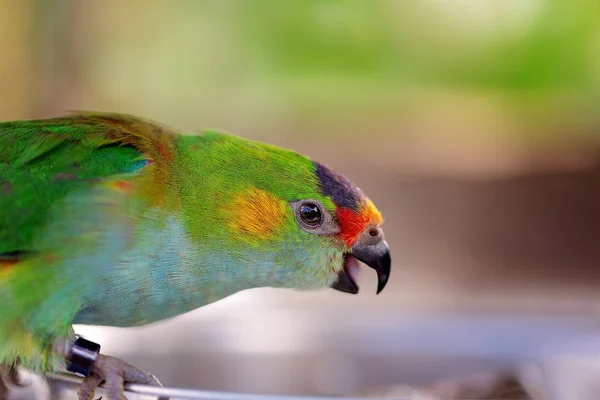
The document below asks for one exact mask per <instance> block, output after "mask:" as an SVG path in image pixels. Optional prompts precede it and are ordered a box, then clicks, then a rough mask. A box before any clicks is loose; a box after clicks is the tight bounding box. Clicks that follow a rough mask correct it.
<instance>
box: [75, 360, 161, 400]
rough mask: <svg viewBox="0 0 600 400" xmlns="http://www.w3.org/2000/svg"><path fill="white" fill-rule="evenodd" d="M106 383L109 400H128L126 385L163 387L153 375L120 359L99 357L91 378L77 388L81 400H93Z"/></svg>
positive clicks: (105, 387)
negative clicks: (137, 384) (125, 392)
mask: <svg viewBox="0 0 600 400" xmlns="http://www.w3.org/2000/svg"><path fill="white" fill-rule="evenodd" d="M103 382H104V390H105V392H106V398H107V400H127V398H126V397H125V394H124V391H125V388H124V384H125V383H139V384H143V385H151V386H161V387H162V384H161V383H160V381H159V380H158V379H157V378H156V377H155V376H154V375H152V374H150V373H148V372H144V371H142V370H141V369H139V368H136V367H134V366H133V365H131V364H129V363H127V362H125V361H123V360H120V359H118V358H114V357H110V356H105V355H103V354H99V355H98V359H97V360H96V362H95V363H94V367H93V371H92V374H91V375H90V376H88V377H87V378H85V379H84V380H83V382H82V383H81V384H80V385H79V387H78V388H77V396H78V398H79V400H92V399H93V398H94V394H95V393H96V389H97V388H98V387H99V386H100V384H102V383H103Z"/></svg>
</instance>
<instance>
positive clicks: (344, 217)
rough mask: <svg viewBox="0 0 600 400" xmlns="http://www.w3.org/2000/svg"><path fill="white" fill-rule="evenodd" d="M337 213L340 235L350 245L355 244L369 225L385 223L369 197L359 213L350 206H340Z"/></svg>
mask: <svg viewBox="0 0 600 400" xmlns="http://www.w3.org/2000/svg"><path fill="white" fill-rule="evenodd" d="M336 215H337V219H338V223H339V224H340V237H341V238H342V239H343V240H344V242H346V244H347V245H348V246H349V247H352V246H353V245H354V243H355V242H356V240H357V239H358V238H359V236H360V235H361V234H362V233H363V232H364V230H365V229H366V228H367V227H368V226H379V225H381V224H382V223H383V217H382V216H381V213H380V212H379V210H377V208H376V207H375V205H374V204H373V202H372V201H371V200H369V199H367V200H366V201H365V204H364V205H363V207H362V209H361V210H360V211H359V212H358V213H355V212H354V211H352V210H350V209H349V208H339V209H338V210H337V213H336Z"/></svg>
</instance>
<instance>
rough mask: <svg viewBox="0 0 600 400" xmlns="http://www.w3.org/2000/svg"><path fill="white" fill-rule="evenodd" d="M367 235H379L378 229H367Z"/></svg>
mask: <svg viewBox="0 0 600 400" xmlns="http://www.w3.org/2000/svg"><path fill="white" fill-rule="evenodd" d="M369 235H371V236H372V237H377V236H379V230H378V229H375V228H372V229H369Z"/></svg>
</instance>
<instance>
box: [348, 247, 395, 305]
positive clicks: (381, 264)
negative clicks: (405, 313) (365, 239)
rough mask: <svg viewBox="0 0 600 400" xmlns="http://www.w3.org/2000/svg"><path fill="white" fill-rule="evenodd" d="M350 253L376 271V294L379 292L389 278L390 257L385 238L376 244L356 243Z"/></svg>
mask: <svg viewBox="0 0 600 400" xmlns="http://www.w3.org/2000/svg"><path fill="white" fill-rule="evenodd" d="M352 255H353V256H354V257H356V259H357V260H358V261H362V262H364V263H365V264H367V265H368V266H369V267H371V268H373V269H374V270H375V271H376V272H377V294H379V293H381V291H382V290H383V288H385V285H387V282H388V279H389V278H390V270H391V267H392V258H391V257H390V249H389V247H388V244H387V242H386V241H385V240H382V241H381V242H379V243H377V244H368V245H358V246H354V247H353V248H352Z"/></svg>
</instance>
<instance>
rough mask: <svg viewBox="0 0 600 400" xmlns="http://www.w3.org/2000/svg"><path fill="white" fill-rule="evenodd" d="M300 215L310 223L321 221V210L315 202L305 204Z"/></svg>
mask: <svg viewBox="0 0 600 400" xmlns="http://www.w3.org/2000/svg"><path fill="white" fill-rule="evenodd" d="M300 216H301V217H302V220H303V221H304V222H306V223H307V224H310V225H315V224H318V223H319V222H321V211H320V210H319V207H317V206H316V205H314V204H304V205H303V206H302V207H301V208H300Z"/></svg>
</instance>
